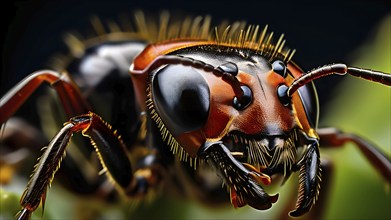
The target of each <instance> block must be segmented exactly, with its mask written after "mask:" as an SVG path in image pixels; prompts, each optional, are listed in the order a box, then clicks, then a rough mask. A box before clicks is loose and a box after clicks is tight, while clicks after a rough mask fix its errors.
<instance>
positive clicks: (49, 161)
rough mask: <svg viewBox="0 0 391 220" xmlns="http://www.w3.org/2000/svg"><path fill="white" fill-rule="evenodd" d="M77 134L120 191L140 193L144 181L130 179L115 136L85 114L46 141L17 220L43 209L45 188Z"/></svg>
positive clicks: (123, 151) (95, 117)
mask: <svg viewBox="0 0 391 220" xmlns="http://www.w3.org/2000/svg"><path fill="white" fill-rule="evenodd" d="M77 132H82V134H83V136H86V137H88V138H89V139H90V140H91V143H92V144H93V145H94V147H95V149H96V152H97V154H98V156H99V159H100V162H101V164H102V166H103V168H104V169H105V170H106V171H107V175H108V176H109V178H111V179H112V180H113V181H114V182H115V183H116V185H117V186H118V187H117V188H119V189H120V191H123V192H124V193H126V194H128V195H131V194H133V193H134V192H138V191H140V190H139V189H138V188H145V182H148V179H145V178H140V177H138V178H134V176H133V174H132V166H131V164H130V161H129V158H128V157H127V154H126V149H125V146H124V144H123V142H122V141H121V139H120V138H119V137H118V136H117V135H116V132H114V131H112V129H111V126H110V125H109V124H107V123H106V122H104V121H103V120H102V119H101V118H100V117H99V116H98V115H96V114H95V113H92V112H89V113H88V114H84V115H80V116H77V117H73V118H71V119H70V120H69V121H68V122H67V123H65V124H64V127H63V128H62V129H61V130H60V131H59V132H58V133H57V134H56V135H55V136H54V138H53V139H52V140H51V141H50V143H49V145H48V147H47V149H46V150H45V152H44V154H43V155H42V157H41V158H40V159H39V162H38V164H37V165H36V166H35V169H34V171H33V174H32V175H31V178H30V181H29V183H28V185H27V189H26V190H25V192H24V193H23V196H22V198H21V200H20V201H21V205H22V207H23V208H22V210H21V211H20V212H19V213H18V214H17V219H29V218H30V216H31V213H32V212H33V211H34V210H35V209H37V207H38V206H39V204H40V203H41V202H42V206H43V207H44V203H45V197H46V191H47V187H48V186H50V183H51V181H52V180H53V177H54V174H55V172H56V171H57V170H58V168H59V166H60V163H61V160H62V158H63V155H64V153H65V149H66V147H67V146H68V143H69V141H70V140H71V137H72V135H73V134H74V133H77Z"/></svg>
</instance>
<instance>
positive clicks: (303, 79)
mask: <svg viewBox="0 0 391 220" xmlns="http://www.w3.org/2000/svg"><path fill="white" fill-rule="evenodd" d="M347 73H348V74H350V75H352V76H355V77H359V78H363V79H366V80H369V81H373V82H377V83H381V84H384V85H387V86H391V74H387V73H383V72H380V71H374V70H369V69H361V68H356V67H348V66H346V65H345V64H343V63H337V64H329V65H325V66H323V67H319V68H317V69H314V70H312V71H310V72H308V73H306V74H303V75H302V76H300V77H299V78H297V79H295V81H293V83H292V84H291V85H290V86H289V88H288V90H287V92H286V94H287V96H288V97H291V96H292V94H293V93H295V92H296V90H297V89H299V88H300V87H302V86H303V85H305V84H307V83H309V82H311V81H313V80H315V79H317V78H320V77H324V76H328V75H331V74H338V75H345V74H347Z"/></svg>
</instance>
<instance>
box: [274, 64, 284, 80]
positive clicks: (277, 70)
mask: <svg viewBox="0 0 391 220" xmlns="http://www.w3.org/2000/svg"><path fill="white" fill-rule="evenodd" d="M272 67H273V71H274V72H275V73H277V74H278V75H280V76H282V77H284V78H285V77H286V65H285V63H284V62H282V61H281V60H276V61H274V62H273V64H272Z"/></svg>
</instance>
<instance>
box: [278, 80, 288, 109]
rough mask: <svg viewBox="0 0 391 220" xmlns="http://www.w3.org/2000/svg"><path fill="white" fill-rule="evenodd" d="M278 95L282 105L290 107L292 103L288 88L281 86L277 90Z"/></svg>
mask: <svg viewBox="0 0 391 220" xmlns="http://www.w3.org/2000/svg"><path fill="white" fill-rule="evenodd" d="M277 95H278V98H279V99H280V102H281V104H282V105H284V106H288V105H289V104H290V103H291V98H290V97H289V96H288V86H286V85H280V86H279V87H278V88H277Z"/></svg>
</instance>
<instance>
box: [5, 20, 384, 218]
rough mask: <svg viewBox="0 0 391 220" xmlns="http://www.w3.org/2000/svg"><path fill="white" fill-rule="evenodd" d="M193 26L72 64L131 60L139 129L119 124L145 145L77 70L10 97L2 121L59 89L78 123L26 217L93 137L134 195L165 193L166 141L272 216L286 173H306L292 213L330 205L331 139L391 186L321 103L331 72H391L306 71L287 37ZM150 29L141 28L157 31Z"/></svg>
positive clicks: (376, 154)
mask: <svg viewBox="0 0 391 220" xmlns="http://www.w3.org/2000/svg"><path fill="white" fill-rule="evenodd" d="M140 19H141V21H142V20H143V18H142V17H139V20H140ZM163 20H164V19H163ZM186 22H187V21H184V22H183V23H182V24H179V25H178V24H177V25H172V26H169V25H167V23H166V22H162V24H161V25H160V29H159V31H160V34H159V40H156V39H153V36H148V35H145V33H144V34H142V33H139V34H138V35H137V36H138V37H140V36H143V37H144V38H141V41H140V40H139V39H138V40H137V41H136V40H132V39H127V41H126V42H122V43H118V44H114V45H105V48H104V49H103V47H102V48H99V47H98V48H96V52H97V53H95V54H86V55H85V56H84V57H82V58H80V60H79V64H78V65H76V67H75V66H72V68H69V71H72V69H74V70H75V71H78V72H79V73H80V75H81V76H80V77H87V76H88V74H91V73H92V74H93V73H94V72H93V71H92V72H89V71H91V70H90V69H88V68H85V66H83V65H86V63H88V62H90V63H89V64H90V65H91V64H94V63H95V64H98V63H99V62H98V61H102V59H103V60H105V59H106V61H107V60H110V61H112V60H114V61H115V62H114V63H117V64H118V63H119V64H118V65H119V66H120V67H121V68H122V69H124V66H125V69H127V68H128V67H126V65H129V64H130V69H129V73H130V78H131V81H129V82H128V86H129V88H130V89H131V90H132V91H134V97H125V98H126V99H125V98H124V100H121V101H120V102H121V103H128V102H131V103H132V105H130V106H132V107H131V111H130V112H127V111H126V108H125V109H120V110H119V111H120V114H117V115H123V114H127V113H128V114H131V115H137V116H139V117H136V119H135V120H133V121H132V120H130V121H126V120H125V123H127V124H125V125H124V126H122V125H123V121H121V117H119V116H118V118H119V122H118V123H114V127H115V128H116V129H118V133H120V134H121V135H122V137H124V136H125V138H126V139H128V137H130V136H135V135H136V136H137V135H138V138H137V141H125V142H124V141H123V140H122V138H120V136H119V135H117V131H115V130H114V129H113V128H112V126H111V125H109V124H108V123H106V122H105V121H104V120H103V119H102V118H101V117H100V116H99V115H97V114H96V113H95V111H94V106H90V105H89V104H88V102H87V100H86V97H85V96H84V94H82V93H81V92H80V90H79V88H78V85H77V84H76V83H74V81H73V80H72V79H71V77H70V76H69V75H68V74H66V73H58V72H54V71H49V70H42V71H38V72H35V73H33V74H31V75H30V76H28V77H26V78H25V79H24V80H22V81H21V82H20V83H19V84H18V85H16V86H15V87H14V88H12V89H11V90H10V91H9V92H8V93H7V94H6V95H5V96H4V97H2V99H1V100H0V124H3V123H5V122H6V121H7V120H8V119H9V118H10V117H11V116H12V115H13V113H14V112H15V111H16V110H17V109H18V108H19V107H20V106H21V105H22V104H23V103H24V101H25V100H26V99H27V98H28V97H29V95H30V94H32V92H33V91H35V90H36V88H37V87H39V86H40V85H41V84H42V83H48V84H49V85H50V86H51V87H52V88H53V89H54V90H55V91H56V92H57V94H58V95H59V99H60V101H61V104H62V107H63V108H64V111H65V113H66V115H67V117H68V118H69V120H68V121H67V122H66V123H65V124H64V126H63V127H62V128H61V129H60V130H59V132H58V133H57V134H56V135H55V136H54V137H53V139H52V140H51V141H50V143H49V145H48V147H47V149H46V150H45V152H44V154H43V155H42V157H41V158H40V160H39V163H38V165H37V166H36V167H35V169H34V172H33V175H32V176H31V178H30V181H29V183H28V186H27V189H26V190H25V192H24V194H23V196H22V198H21V205H22V210H21V211H20V212H19V213H18V215H17V217H18V219H28V218H29V217H30V215H31V213H32V212H33V211H34V210H35V209H36V208H37V207H38V206H39V204H40V203H41V202H42V203H44V202H45V196H46V190H47V187H48V186H49V185H50V183H51V181H52V179H53V177H54V174H55V172H56V171H57V169H58V167H59V165H60V163H61V160H62V157H63V155H64V152H65V150H66V147H67V145H68V143H69V141H70V140H71V137H72V135H73V134H74V133H77V132H81V133H82V134H83V135H84V136H86V137H88V138H89V139H90V140H91V143H92V144H93V145H94V147H95V149H96V152H97V154H98V156H99V159H100V162H101V164H102V166H103V167H104V169H105V170H106V171H107V172H106V173H107V175H108V177H109V178H110V179H112V180H113V181H114V182H115V184H116V186H117V188H118V190H119V191H121V192H122V193H123V194H125V195H127V196H130V197H132V196H139V195H144V194H146V193H147V192H148V190H150V189H153V188H155V187H158V186H159V184H160V183H161V180H162V176H163V175H164V172H163V171H162V170H164V169H165V168H166V167H167V166H168V165H169V164H170V163H172V160H171V161H170V160H167V157H170V156H167V155H166V154H164V153H162V152H163V151H164V149H163V148H164V147H166V145H168V146H169V147H171V150H172V151H173V153H174V155H175V156H178V157H179V158H180V159H182V160H184V161H188V162H189V163H190V164H191V166H193V167H195V169H196V167H197V164H198V163H199V161H206V164H203V165H204V166H211V167H213V168H214V170H215V172H216V173H218V174H219V176H220V177H221V179H222V181H223V182H224V184H225V185H226V186H227V187H228V189H229V192H230V198H231V203H232V204H233V205H234V206H235V207H242V206H245V205H250V206H251V207H254V208H256V209H261V210H265V209H269V208H271V207H272V205H273V203H275V202H276V201H277V199H278V196H277V195H269V194H267V193H266V192H265V191H264V189H263V188H262V185H269V184H273V183H275V182H276V179H278V178H279V177H282V179H283V180H286V179H287V178H289V176H290V175H291V173H293V172H299V173H300V174H299V190H298V191H299V194H298V199H297V203H296V208H295V210H293V211H292V212H290V215H291V216H295V217H297V216H301V215H303V214H305V213H307V212H308V211H309V210H310V209H311V207H312V206H313V204H315V202H316V200H317V198H318V194H319V190H320V188H321V173H322V166H323V165H322V164H321V161H320V154H319V145H320V142H321V143H322V144H324V145H325V146H341V145H343V144H344V143H346V142H353V143H354V144H356V145H357V146H358V148H359V149H360V150H361V151H362V152H363V153H364V155H365V156H366V157H367V159H368V160H369V161H370V162H371V164H372V165H373V166H375V167H376V168H377V170H378V171H379V172H380V173H381V174H382V175H383V177H384V178H385V179H386V181H388V182H391V165H390V160H389V159H388V158H387V157H386V156H385V155H384V154H383V153H382V152H380V151H379V150H378V149H377V148H376V147H374V146H373V145H372V144H370V143H369V142H367V141H365V140H364V139H362V138H361V137H359V136H356V135H352V134H348V133H343V132H341V131H339V130H337V129H330V128H326V129H319V128H318V127H317V126H318V125H317V123H318V103H317V102H318V101H317V95H316V91H315V88H314V86H313V84H312V83H311V81H312V80H314V79H316V78H319V77H323V76H327V75H330V74H341V75H343V74H350V75H353V76H357V77H361V78H364V79H367V80H370V81H374V82H378V83H382V84H385V85H388V86H390V85H391V75H389V74H386V73H382V72H377V71H372V70H365V69H360V68H354V67H348V66H346V65H345V64H331V65H326V66H324V67H320V68H317V69H314V70H312V71H310V72H307V73H305V72H304V71H302V70H301V69H300V68H299V67H298V66H297V65H296V64H295V63H293V62H292V61H291V58H292V56H293V53H294V51H292V50H289V49H287V48H286V47H285V41H284V40H283V38H282V37H281V38H279V39H278V41H274V40H273V38H272V34H269V33H268V32H267V30H266V28H265V29H264V30H263V31H258V29H259V28H258V26H244V25H241V24H239V23H235V24H233V25H232V26H221V27H219V28H216V29H215V30H216V32H214V31H213V29H211V28H210V20H209V19H208V18H207V19H205V20H204V22H203V23H201V22H200V21H199V20H195V21H194V24H193V25H187V24H186ZM143 23H144V22H140V26H142V27H143V28H140V29H141V30H143V29H145V30H148V27H144V26H143V25H142V24H143ZM211 33H213V34H211ZM124 36H126V35H124ZM146 36H147V37H146ZM135 39H136V38H135ZM152 40H155V41H154V42H152ZM98 46H99V45H98ZM102 50H106V51H105V52H106V53H102V54H104V55H102V54H99V52H102ZM94 59H97V60H98V61H94ZM124 60H125V61H126V62H123V61H124ZM103 63H104V62H103ZM99 64H101V65H103V68H102V69H103V70H102V69H100V70H95V71H98V72H99V71H102V72H99V74H97V75H102V76H107V74H109V73H111V69H110V68H111V67H110V65H112V63H110V64H107V65H106V64H102V62H101V63H99ZM102 78H103V77H102ZM118 79H121V78H120V77H119V78H118ZM132 94H133V93H132ZM118 118H117V119H118ZM130 118H132V117H130ZM112 121H115V120H114V119H113V120H112ZM129 123H131V124H130V125H129ZM117 125H118V127H117ZM137 125H139V126H137ZM121 126H122V127H121ZM129 127H131V128H129ZM162 140H163V141H164V142H163V141H162ZM136 142H137V143H142V144H143V148H145V152H147V153H145V154H143V155H142V156H140V157H139V158H137V159H138V161H139V162H140V163H139V165H137V166H135V165H134V164H131V163H130V160H129V158H128V156H127V155H128V153H127V152H128V151H129V152H132V146H131V145H132V144H135V143H136ZM171 156H172V155H171ZM167 161H168V162H167ZM200 187H201V188H202V187H203V186H200Z"/></svg>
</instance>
